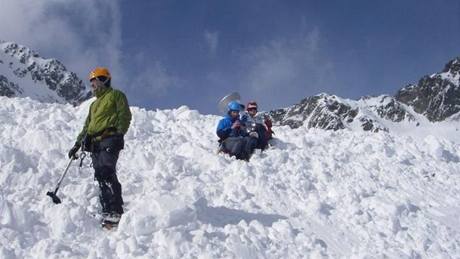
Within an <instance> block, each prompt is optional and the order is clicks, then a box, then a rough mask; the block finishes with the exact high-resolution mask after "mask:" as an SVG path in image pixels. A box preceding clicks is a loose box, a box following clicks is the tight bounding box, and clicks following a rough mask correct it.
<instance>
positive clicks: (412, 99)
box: [268, 57, 460, 132]
mask: <svg viewBox="0 0 460 259" xmlns="http://www.w3.org/2000/svg"><path fill="white" fill-rule="evenodd" d="M459 80H460V57H458V58H456V59H453V60H451V61H450V62H449V63H447V64H446V66H445V67H444V69H443V70H442V72H440V73H436V74H433V75H430V76H424V77H423V78H422V79H420V80H419V82H418V83H417V84H410V85H407V86H406V87H403V88H402V89H400V90H399V91H398V92H397V93H396V95H395V96H389V95H382V96H377V97H362V98H360V99H359V100H349V99H343V98H340V97H337V96H335V95H329V94H325V93H322V94H319V95H315V96H311V97H307V98H305V99H303V100H301V101H300V103H298V104H295V105H293V106H290V107H287V108H283V109H277V110H273V111H270V112H269V113H268V114H269V116H270V117H271V118H272V119H273V121H274V123H275V125H288V126H290V127H291V128H298V127H300V126H303V125H306V126H307V127H308V128H321V129H326V130H339V129H345V128H356V127H359V128H361V129H363V130H365V131H373V132H378V131H380V130H384V131H388V127H387V126H385V125H386V124H388V123H400V122H406V123H413V124H414V125H415V126H417V125H419V123H420V121H421V120H428V121H431V122H439V121H444V120H446V119H455V118H458V117H460V116H458V113H459V112H460V83H459Z"/></svg>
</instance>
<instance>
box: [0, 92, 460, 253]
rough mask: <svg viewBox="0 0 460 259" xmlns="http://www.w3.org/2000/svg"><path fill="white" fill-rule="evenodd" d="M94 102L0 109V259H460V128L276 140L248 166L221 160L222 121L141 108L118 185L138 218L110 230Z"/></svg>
mask: <svg viewBox="0 0 460 259" xmlns="http://www.w3.org/2000/svg"><path fill="white" fill-rule="evenodd" d="M89 103H90V102H86V103H84V104H82V105H81V106H79V107H76V108H74V107H72V106H71V105H62V104H46V103H39V102H36V101H32V100H30V99H28V98H25V99H20V98H11V99H10V98H5V97H0V120H1V121H2V123H1V124H0V138H1V143H2V144H1V149H0V258H327V257H329V258H350V257H352V258H375V257H377V258H381V257H390V258H458V257H459V254H460V233H459V231H460V229H459V226H460V207H459V206H460V205H459V204H460V174H459V173H460V164H459V163H460V151H459V150H460V137H459V134H458V131H457V128H458V126H459V125H458V122H454V121H449V122H444V123H437V124H433V123H428V122H423V123H421V125H420V126H419V127H413V125H412V126H411V128H409V124H407V125H405V124H401V125H403V126H400V128H397V127H396V126H395V127H394V128H392V129H391V130H390V133H385V132H379V133H369V132H363V131H362V130H357V131H352V130H341V131H335V132H333V131H323V130H318V129H307V127H306V126H303V127H300V128H298V129H290V128H289V127H288V126H281V127H274V131H275V133H276V135H275V137H276V139H275V140H274V141H273V143H272V144H273V146H272V147H270V148H269V149H268V150H267V151H265V152H260V151H257V152H256V153H255V154H254V156H253V157H252V158H251V161H250V162H249V163H247V162H244V161H239V160H235V159H234V158H230V157H228V156H227V155H222V154H218V153H217V152H216V151H217V137H216V136H215V132H214V131H215V127H216V124H217V121H218V120H219V119H220V118H219V117H218V116H212V115H201V114H199V113H198V112H197V111H194V110H190V109H189V108H187V107H185V106H182V107H179V108H177V109H173V110H156V111H151V110H144V109H140V108H136V107H131V110H132V112H133V122H132V126H131V128H130V129H129V131H128V133H127V135H126V137H125V141H126V147H125V149H124V150H123V151H122V153H121V155H120V160H119V164H118V177H119V179H120V182H121V183H122V186H123V198H124V200H125V210H126V213H125V214H124V215H123V217H122V220H121V222H120V226H119V228H118V230H116V231H105V230H102V229H101V228H100V227H99V224H98V218H97V216H94V215H95V214H97V212H98V210H99V209H100V208H99V202H98V197H97V195H98V188H97V185H96V182H95V181H94V178H93V171H92V169H91V167H90V161H89V160H85V162H84V165H83V167H82V168H79V167H78V162H75V163H73V165H72V166H71V168H70V171H69V173H68V175H67V176H66V178H65V179H64V181H63V185H62V186H61V189H60V190H59V192H58V196H59V197H60V198H61V199H62V203H61V204H59V205H55V204H53V203H52V202H51V199H50V198H49V197H48V196H46V195H45V193H46V192H47V191H50V190H53V189H54V187H55V184H56V182H57V180H58V179H59V177H60V175H61V174H62V172H63V169H64V167H65V166H66V164H67V163H68V160H67V158H66V153H67V151H68V149H69V148H70V147H71V146H72V145H73V142H74V141H75V138H76V135H77V134H78V132H79V131H80V129H81V127H82V125H83V121H84V119H85V116H86V114H87V112H88V107H89Z"/></svg>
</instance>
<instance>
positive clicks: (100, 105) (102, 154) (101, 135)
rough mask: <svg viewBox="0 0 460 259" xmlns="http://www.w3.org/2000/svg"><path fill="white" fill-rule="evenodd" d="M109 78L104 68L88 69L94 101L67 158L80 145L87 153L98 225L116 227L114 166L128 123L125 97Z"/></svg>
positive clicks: (118, 214) (117, 200)
mask: <svg viewBox="0 0 460 259" xmlns="http://www.w3.org/2000/svg"><path fill="white" fill-rule="evenodd" d="M111 79H112V77H111V76H110V73H109V70H108V69H107V68H103V67H97V68H95V69H94V70H93V71H91V73H90V75H89V81H90V83H91V91H92V93H93V95H94V96H96V100H95V101H94V102H93V103H91V106H90V108H89V114H88V116H87V117H86V121H85V125H84V126H83V130H82V131H81V133H80V134H79V135H78V137H77V142H76V143H75V145H74V147H72V149H71V150H70V151H69V158H74V159H77V156H76V153H77V151H78V150H79V149H80V147H81V148H82V151H88V152H91V159H92V163H93V168H94V176H95V178H96V180H97V181H98V183H99V188H100V194H99V200H100V202H101V207H102V217H103V220H102V226H104V227H107V228H111V227H113V226H116V225H117V224H118V222H119V221H120V218H121V215H122V214H123V207H122V205H123V199H122V197H121V184H120V183H119V182H118V178H117V174H116V166H117V160H118V154H119V153H120V150H122V149H123V147H124V140H123V137H124V135H125V134H126V132H127V131H128V128H129V124H130V122H131V111H130V110H129V105H128V100H127V99H126V96H125V94H123V93H122V92H121V91H119V90H115V89H113V88H112V87H111Z"/></svg>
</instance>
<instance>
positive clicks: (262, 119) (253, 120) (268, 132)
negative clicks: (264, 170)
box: [241, 101, 273, 149]
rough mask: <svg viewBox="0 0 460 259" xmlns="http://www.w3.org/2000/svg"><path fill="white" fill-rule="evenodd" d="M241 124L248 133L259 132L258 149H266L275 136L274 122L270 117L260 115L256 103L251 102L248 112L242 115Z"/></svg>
mask: <svg viewBox="0 0 460 259" xmlns="http://www.w3.org/2000/svg"><path fill="white" fill-rule="evenodd" d="M241 123H242V124H243V125H244V127H245V129H246V130H247V131H248V132H250V131H254V132H257V135H258V145H257V148H260V149H265V148H266V147H267V145H268V141H269V140H270V139H271V138H272V135H273V131H272V121H271V120H270V118H269V117H268V116H266V115H262V114H259V113H258V107H257V103H256V102H255V101H250V102H248V104H247V105H246V112H245V113H243V114H242V115H241Z"/></svg>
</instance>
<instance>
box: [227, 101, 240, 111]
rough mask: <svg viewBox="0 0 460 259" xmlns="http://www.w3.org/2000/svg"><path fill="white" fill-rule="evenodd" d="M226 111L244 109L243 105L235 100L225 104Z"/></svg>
mask: <svg viewBox="0 0 460 259" xmlns="http://www.w3.org/2000/svg"><path fill="white" fill-rule="evenodd" d="M227 108H228V111H241V110H242V109H244V106H243V105H242V104H241V103H239V102H237V101H231V102H229V103H228V105H227Z"/></svg>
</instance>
